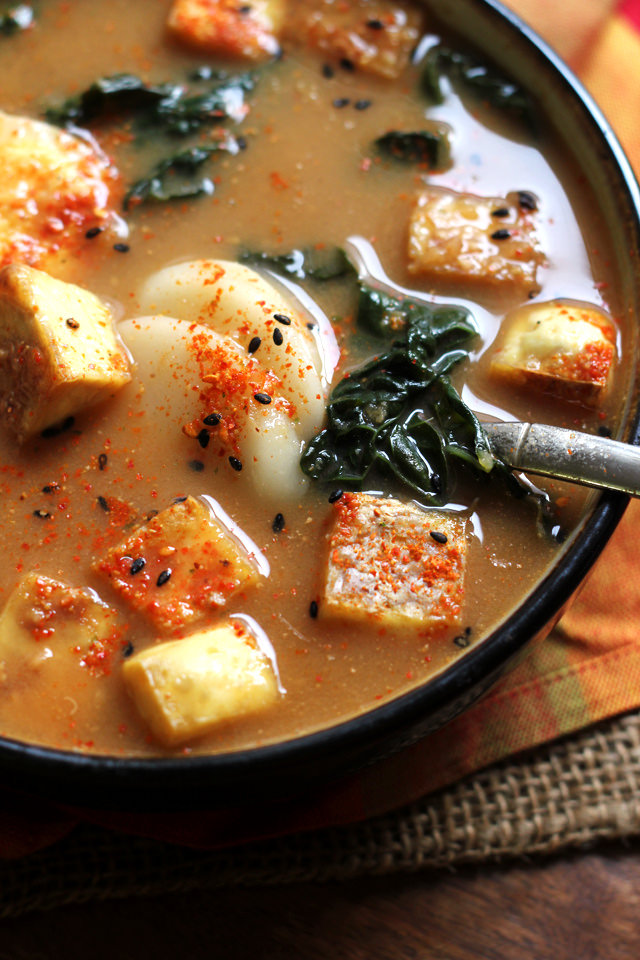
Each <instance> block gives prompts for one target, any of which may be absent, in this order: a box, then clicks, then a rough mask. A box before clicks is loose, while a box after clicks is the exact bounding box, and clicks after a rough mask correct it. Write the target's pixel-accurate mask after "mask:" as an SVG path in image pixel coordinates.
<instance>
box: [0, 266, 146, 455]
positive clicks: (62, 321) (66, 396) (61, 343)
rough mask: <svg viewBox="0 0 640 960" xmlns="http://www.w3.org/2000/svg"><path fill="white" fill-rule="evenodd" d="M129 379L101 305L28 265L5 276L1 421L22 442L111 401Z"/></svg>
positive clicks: (0, 278) (0, 282)
mask: <svg viewBox="0 0 640 960" xmlns="http://www.w3.org/2000/svg"><path fill="white" fill-rule="evenodd" d="M130 379H131V374H130V372H129V359H128V355H127V353H126V351H125V349H124V347H123V346H122V344H121V343H120V342H119V340H118V338H117V336H116V334H115V330H114V327H113V320H112V316H111V311H110V310H109V308H108V307H107V306H106V305H105V304H104V303H102V301H101V300H99V299H98V298H97V297H96V296H94V295H93V294H92V293H89V291H87V290H83V289H82V288H81V287H77V286H75V284H72V283H65V282H64V281H63V280H55V279H54V278H53V277H50V276H49V275H48V274H47V273H44V272H43V271H41V270H36V269H34V268H33V267H28V266H25V265H24V264H10V265H8V266H6V267H3V268H2V269H1V270H0V415H2V416H3V418H4V420H5V421H6V423H7V424H8V425H9V426H10V427H11V429H12V430H13V431H14V432H15V434H16V436H17V439H18V441H20V442H23V441H24V440H26V439H28V438H29V437H32V436H33V435H34V434H37V433H40V432H41V431H42V430H44V429H46V428H47V427H50V426H52V425H53V424H55V423H58V422H60V421H62V420H65V419H66V418H67V417H69V416H72V415H75V414H77V413H79V412H80V411H82V410H83V409H84V408H85V407H88V406H90V405H91V404H95V403H98V402H99V401H101V400H106V399H107V398H109V397H111V396H112V395H113V394H114V393H116V392H117V391H118V390H120V389H121V388H122V387H123V386H124V385H125V384H126V383H128V382H129V380H130Z"/></svg>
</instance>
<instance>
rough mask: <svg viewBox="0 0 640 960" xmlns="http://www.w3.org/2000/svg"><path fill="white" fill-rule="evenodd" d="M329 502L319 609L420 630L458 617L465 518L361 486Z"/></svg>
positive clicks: (453, 621) (448, 624)
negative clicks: (358, 490)
mask: <svg viewBox="0 0 640 960" xmlns="http://www.w3.org/2000/svg"><path fill="white" fill-rule="evenodd" d="M334 509H335V521H334V525H333V529H332V532H331V535H330V541H329V557H328V561H327V567H326V575H325V583H324V593H323V596H322V597H321V600H320V603H319V614H320V615H321V616H323V617H341V618H344V619H348V620H358V621H366V620H373V621H375V622H376V623H378V624H380V625H381V626H388V627H405V626H408V627H415V628H420V629H427V630H439V629H445V628H448V627H454V626H458V625H459V624H460V621H461V615H462V605H463V600H464V574H465V566H466V555H467V538H466V532H465V527H466V522H465V520H464V518H461V517H459V516H458V515H456V514H453V513H447V512H444V511H434V510H422V509H420V508H419V507H417V506H415V505H414V504H411V503H401V502H400V501H399V500H391V499H386V498H381V497H374V496H370V495H369V494H363V493H344V494H343V495H342V497H341V498H340V499H339V500H338V501H337V502H336V504H335V507H334Z"/></svg>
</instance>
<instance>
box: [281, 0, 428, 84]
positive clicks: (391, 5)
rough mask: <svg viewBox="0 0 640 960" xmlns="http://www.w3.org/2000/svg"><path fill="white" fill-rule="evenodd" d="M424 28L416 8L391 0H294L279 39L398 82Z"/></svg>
mask: <svg viewBox="0 0 640 960" xmlns="http://www.w3.org/2000/svg"><path fill="white" fill-rule="evenodd" d="M424 29H425V25H424V12H423V11H422V10H421V9H420V7H419V5H418V4H409V3H398V2H394V0H351V2H349V3H343V2H341V0H296V2H295V3H292V4H290V7H289V10H288V12H287V19H286V22H285V25H284V28H283V37H284V38H291V40H292V41H294V42H296V43H298V44H303V43H306V44H307V45H308V46H310V47H312V48H315V49H316V50H318V51H319V52H320V53H322V54H325V55H328V56H330V57H333V58H334V59H336V60H347V61H349V63H351V64H352V65H353V66H354V67H356V68H357V69H358V70H363V71H364V72H365V73H373V74H377V75H378V76H380V77H386V78H388V79H394V78H396V77H399V76H400V74H401V73H402V72H403V70H404V69H405V67H406V66H407V65H408V63H409V59H410V57H411V54H412V52H413V48H414V47H415V46H416V44H417V42H418V40H419V39H420V37H421V36H422V34H423V32H424Z"/></svg>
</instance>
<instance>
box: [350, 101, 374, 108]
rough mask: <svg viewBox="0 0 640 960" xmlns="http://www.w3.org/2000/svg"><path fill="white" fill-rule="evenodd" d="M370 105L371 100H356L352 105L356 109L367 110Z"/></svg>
mask: <svg viewBox="0 0 640 960" xmlns="http://www.w3.org/2000/svg"><path fill="white" fill-rule="evenodd" d="M370 106H371V100H356V102H355V103H354V107H355V108H356V110H368V109H369V107H370Z"/></svg>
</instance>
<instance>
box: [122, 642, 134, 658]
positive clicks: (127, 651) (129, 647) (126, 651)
mask: <svg viewBox="0 0 640 960" xmlns="http://www.w3.org/2000/svg"><path fill="white" fill-rule="evenodd" d="M132 653H133V644H132V643H131V640H128V641H127V643H125V645H124V647H123V648H122V656H123V657H124V658H125V660H126V658H127V657H130V656H131V654H132Z"/></svg>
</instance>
